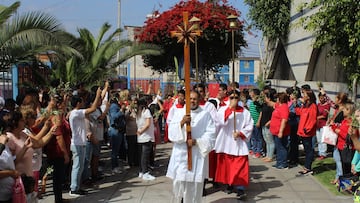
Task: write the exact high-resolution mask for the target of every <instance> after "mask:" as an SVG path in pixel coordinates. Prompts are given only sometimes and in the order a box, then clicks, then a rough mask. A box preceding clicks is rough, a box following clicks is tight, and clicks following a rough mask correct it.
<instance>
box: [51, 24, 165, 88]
mask: <svg viewBox="0 0 360 203" xmlns="http://www.w3.org/2000/svg"><path fill="white" fill-rule="evenodd" d="M110 28H111V26H110V25H109V24H108V23H104V24H103V26H102V27H101V29H100V31H99V33H98V36H97V37H95V36H94V35H92V33H91V32H90V31H89V30H88V29H86V28H81V29H78V33H79V37H78V38H76V37H74V36H73V40H72V45H73V46H74V48H76V50H78V51H79V52H80V53H81V54H82V56H83V57H82V58H80V57H78V56H73V57H71V58H70V59H69V60H67V61H66V63H65V64H58V65H57V67H56V69H55V71H54V77H55V78H62V79H64V80H65V81H64V82H70V83H72V84H74V83H77V82H78V81H82V82H85V84H87V85H90V84H94V83H96V81H99V80H103V79H106V78H109V77H111V76H112V75H114V73H115V71H116V69H115V68H116V67H117V66H118V65H119V64H121V63H123V62H124V61H126V60H127V59H129V58H131V57H133V56H136V55H144V54H147V55H158V54H160V53H161V49H160V48H159V47H157V46H155V45H151V44H143V43H135V42H132V41H130V40H124V39H122V40H118V36H120V35H121V33H122V30H121V29H116V30H115V31H114V32H112V33H110V35H109V36H108V37H107V38H105V35H106V33H107V32H108V31H109V30H110ZM119 50H120V55H119V56H118V57H117V53H118V51H119Z"/></svg>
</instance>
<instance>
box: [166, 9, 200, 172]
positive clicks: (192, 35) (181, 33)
mask: <svg viewBox="0 0 360 203" xmlns="http://www.w3.org/2000/svg"><path fill="white" fill-rule="evenodd" d="M177 28H178V31H171V32H170V34H171V37H177V38H178V42H182V43H184V73H185V75H184V78H185V103H186V105H185V106H186V109H185V111H186V115H190V92H191V91H190V83H191V79H190V42H195V39H196V37H198V36H200V35H201V33H202V31H201V30H198V29H196V28H195V26H194V25H193V26H191V27H190V26H189V13H188V12H183V27H181V26H177ZM186 137H187V140H189V139H191V126H190V125H186ZM187 152H188V170H189V171H191V170H192V147H191V146H188V147H187Z"/></svg>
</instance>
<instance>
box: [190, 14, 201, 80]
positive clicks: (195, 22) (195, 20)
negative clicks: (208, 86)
mask: <svg viewBox="0 0 360 203" xmlns="http://www.w3.org/2000/svg"><path fill="white" fill-rule="evenodd" d="M189 22H191V23H192V24H193V25H192V26H193V27H194V30H200V26H199V22H200V19H199V18H197V17H195V16H193V17H192V18H191V19H190V20H189ZM197 38H198V37H197V36H195V43H194V44H195V69H196V75H195V80H196V83H198V82H199V58H198V46H197Z"/></svg>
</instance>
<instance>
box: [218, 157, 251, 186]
mask: <svg viewBox="0 0 360 203" xmlns="http://www.w3.org/2000/svg"><path fill="white" fill-rule="evenodd" d="M215 181H216V182H219V183H223V184H229V185H241V186H248V185H249V159H248V156H233V155H229V154H225V153H218V154H217V168H216V175H215Z"/></svg>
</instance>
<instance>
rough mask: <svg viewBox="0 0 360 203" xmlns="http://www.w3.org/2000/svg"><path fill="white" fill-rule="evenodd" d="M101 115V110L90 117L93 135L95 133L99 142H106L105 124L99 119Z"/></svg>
mask: <svg viewBox="0 0 360 203" xmlns="http://www.w3.org/2000/svg"><path fill="white" fill-rule="evenodd" d="M101 114H102V113H101V111H100V110H99V109H96V111H94V112H92V113H91V114H90V115H89V116H90V126H91V129H92V133H94V135H95V137H96V139H97V140H99V141H102V140H104V122H103V121H102V120H99V119H98V118H99V117H100V116H101Z"/></svg>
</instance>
